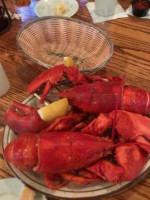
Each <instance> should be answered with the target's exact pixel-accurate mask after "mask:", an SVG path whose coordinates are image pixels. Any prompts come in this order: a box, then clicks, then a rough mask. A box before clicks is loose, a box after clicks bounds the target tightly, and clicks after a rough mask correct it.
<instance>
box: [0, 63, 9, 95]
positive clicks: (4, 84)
mask: <svg viewBox="0 0 150 200" xmlns="http://www.w3.org/2000/svg"><path fill="white" fill-rule="evenodd" d="M9 88H10V83H9V80H8V78H7V75H6V73H5V71H4V69H3V67H2V65H1V63H0V97H1V96H3V95H4V94H6V92H7V91H8V90H9Z"/></svg>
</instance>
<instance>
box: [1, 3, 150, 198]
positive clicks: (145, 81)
mask: <svg viewBox="0 0 150 200" xmlns="http://www.w3.org/2000/svg"><path fill="white" fill-rule="evenodd" d="M36 2H37V1H35V0H33V1H32V4H31V5H30V6H26V7H22V8H19V7H16V6H15V5H14V3H13V1H10V0H6V4H7V6H8V8H9V10H10V11H11V12H19V13H21V14H22V21H17V20H13V23H12V26H11V28H10V30H9V31H8V32H7V33H5V34H3V35H1V36H0V62H1V63H2V65H3V67H4V69H5V71H6V73H7V75H8V78H9V80H10V85H11V88H10V90H9V91H8V93H7V94H6V95H5V96H3V97H1V98H0V133H1V134H0V142H1V140H2V132H3V128H4V125H5V121H4V112H5V111H6V109H7V108H8V107H9V106H10V104H11V102H12V100H16V101H20V102H21V101H23V100H24V99H25V98H26V97H27V96H28V93H27V91H26V88H27V85H28V84H29V83H30V82H31V80H33V79H34V78H35V77H36V76H37V75H38V74H39V73H40V72H42V71H44V70H45V68H44V67H42V66H39V65H37V64H35V63H34V62H32V61H30V60H29V59H28V58H26V57H25V56H24V55H23V54H22V53H21V52H20V51H19V50H18V48H17V45H16V34H17V33H18V31H19V29H20V28H21V27H23V26H24V25H25V24H26V23H27V22H29V21H30V20H32V19H35V18H37V17H36V15H35V13H34V6H35V4H36ZM78 2H79V10H78V12H77V13H76V15H74V16H73V18H78V19H81V20H83V21H86V22H89V23H93V21H92V18H91V16H90V14H89V12H88V10H87V8H86V3H87V2H88V0H78ZM119 2H120V4H121V5H122V6H123V8H124V9H127V8H128V6H129V5H130V2H131V1H130V0H126V1H125V0H120V1H119ZM94 25H95V26H96V27H99V28H103V29H104V30H105V31H107V32H108V34H109V36H110V38H111V39H112V41H113V43H114V45H115V48H114V54H113V57H112V59H111V61H110V62H109V63H108V64H107V67H106V68H105V71H106V72H107V73H109V74H112V75H119V76H122V75H123V74H124V73H125V74H126V81H127V83H129V84H131V85H135V86H138V87H141V88H145V89H146V90H149V91H150V84H149V83H150V64H149V63H150V62H149V61H150V54H149V53H150V21H149V20H148V19H141V18H136V17H128V18H122V19H116V20H113V21H109V22H106V23H103V24H94ZM0 155H1V156H0V178H4V177H9V176H11V172H10V171H9V170H8V169H7V167H6V165H5V163H4V160H3V157H2V151H1V150H0ZM149 188H150V175H148V176H147V177H146V178H145V179H144V180H142V181H141V182H140V183H139V184H137V185H135V186H134V187H132V188H130V189H128V190H127V191H125V192H123V193H121V194H119V195H116V196H114V197H110V198H108V199H109V200H117V199H118V200H125V199H128V200H146V199H150V189H149Z"/></svg>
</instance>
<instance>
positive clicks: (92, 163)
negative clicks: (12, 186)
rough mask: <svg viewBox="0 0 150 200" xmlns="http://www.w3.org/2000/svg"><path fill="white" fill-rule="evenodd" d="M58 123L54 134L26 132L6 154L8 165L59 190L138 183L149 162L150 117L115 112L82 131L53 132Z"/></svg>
mask: <svg viewBox="0 0 150 200" xmlns="http://www.w3.org/2000/svg"><path fill="white" fill-rule="evenodd" d="M115 116H116V117H115ZM66 117H67V116H66ZM65 119H66V118H65ZM86 120H87V119H86ZM86 120H85V121H86ZM114 121H115V123H114ZM139 121H140V123H139ZM59 122H61V120H60V121H59V120H58V121H57V122H54V126H53V127H52V126H51V131H50V130H48V129H45V131H44V130H43V131H42V133H39V134H35V133H34V134H33V133H28V134H27V133H26V134H22V135H20V136H19V137H17V138H16V139H15V140H13V141H12V142H11V143H10V144H8V146H7V147H6V149H5V152H4V156H5V159H6V160H7V162H10V163H11V164H13V165H15V166H16V167H18V168H19V169H21V170H33V171H36V172H40V173H42V174H43V177H44V179H45V182H46V184H47V185H48V186H49V187H50V188H51V189H57V188H59V187H61V186H63V185H64V184H67V183H68V182H70V181H75V182H78V183H81V184H87V183H91V182H101V181H104V180H107V181H109V182H111V183H113V184H116V183H119V182H122V181H129V180H133V179H134V178H136V177H137V176H138V174H139V173H140V172H141V170H142V168H143V166H144V165H145V163H146V161H147V159H148V153H149V152H150V144H149V143H148V141H146V138H147V139H149V137H150V132H149V130H150V119H149V118H148V117H145V116H142V115H140V114H136V113H130V112H127V111H122V110H115V111H112V112H111V113H108V114H102V113H101V114H100V115H99V116H98V118H96V119H94V120H93V121H92V122H90V123H89V125H88V126H87V127H84V128H83V129H82V130H81V131H80V132H69V131H68V132H67V131H62V130H63V128H66V127H64V126H61V127H62V129H61V131H52V130H53V128H54V130H55V128H56V127H57V125H59ZM78 122H79V121H78ZM124 124H126V126H124ZM72 125H73V124H72ZM114 125H115V129H116V130H117V133H116V135H115V137H114V138H113V140H112V139H111V138H112V132H110V133H107V132H106V131H107V129H108V128H109V127H111V126H114ZM55 181H57V184H55Z"/></svg>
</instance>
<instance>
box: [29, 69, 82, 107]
mask: <svg viewBox="0 0 150 200" xmlns="http://www.w3.org/2000/svg"><path fill="white" fill-rule="evenodd" d="M64 73H66V75H67V77H68V79H69V80H70V81H71V82H73V83H77V84H78V83H83V82H85V81H86V79H85V78H84V76H83V75H82V74H81V73H80V72H79V70H78V69H77V68H76V67H66V66H65V65H57V66H55V67H53V68H50V69H48V70H46V71H44V72H43V73H41V74H40V75H39V76H37V77H36V78H35V79H34V80H33V81H32V82H31V83H30V84H29V86H28V88H27V91H28V92H29V93H34V92H36V91H37V90H38V89H39V88H40V87H41V86H42V85H44V84H45V88H44V91H43V94H42V96H41V100H40V102H41V103H43V102H44V100H45V98H46V96H47V94H48V93H49V91H50V89H51V87H52V86H54V85H56V84H57V83H58V82H59V81H60V80H61V78H62V77H63V74H64Z"/></svg>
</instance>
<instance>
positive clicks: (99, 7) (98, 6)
mask: <svg viewBox="0 0 150 200" xmlns="http://www.w3.org/2000/svg"><path fill="white" fill-rule="evenodd" d="M116 5H117V0H95V11H96V14H97V15H100V16H104V17H106V16H111V15H113V14H114V12H115V8H116Z"/></svg>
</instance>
